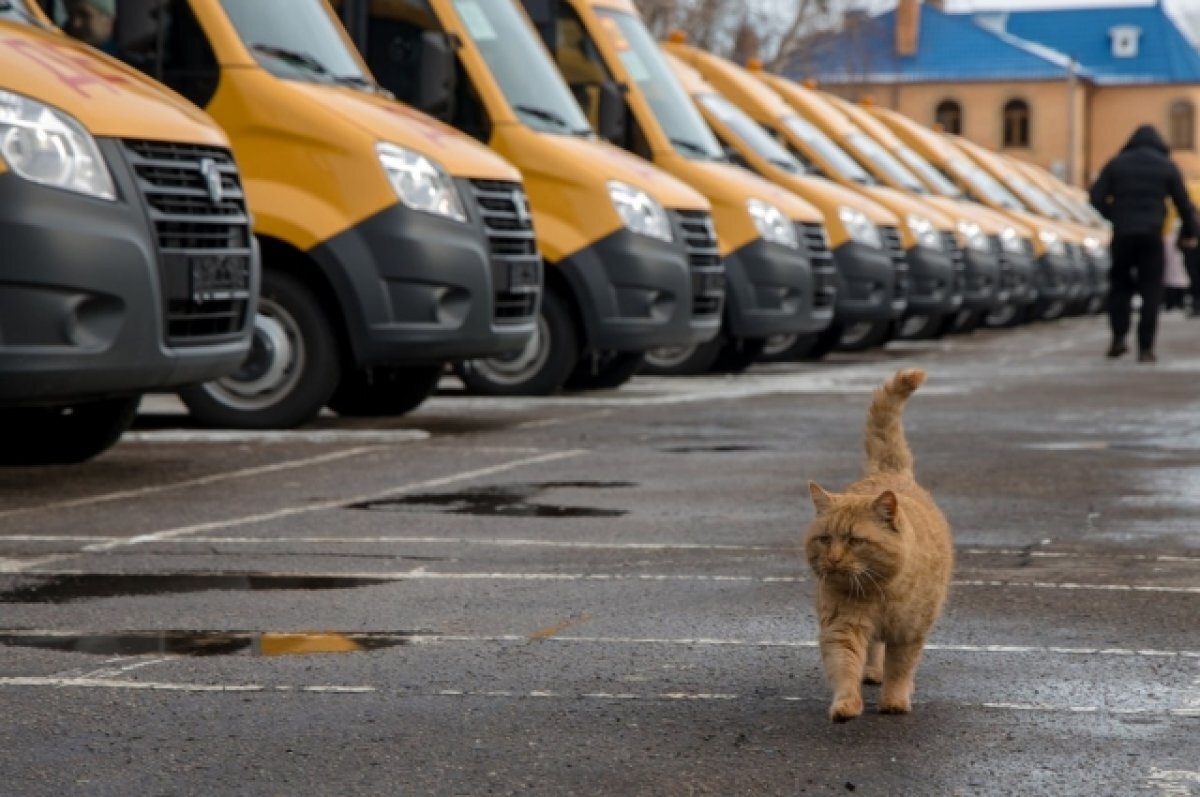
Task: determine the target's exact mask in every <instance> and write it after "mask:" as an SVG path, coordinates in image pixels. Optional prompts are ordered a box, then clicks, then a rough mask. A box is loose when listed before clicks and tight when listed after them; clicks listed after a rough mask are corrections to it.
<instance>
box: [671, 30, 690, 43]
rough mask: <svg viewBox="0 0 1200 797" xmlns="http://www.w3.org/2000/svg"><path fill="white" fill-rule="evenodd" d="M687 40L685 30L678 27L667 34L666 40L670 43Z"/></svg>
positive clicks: (685, 41)
mask: <svg viewBox="0 0 1200 797" xmlns="http://www.w3.org/2000/svg"><path fill="white" fill-rule="evenodd" d="M687 40H688V35H687V31H686V30H680V29H679V28H676V29H675V30H673V31H671V32H670V33H668V34H667V41H669V42H671V43H672V44H687Z"/></svg>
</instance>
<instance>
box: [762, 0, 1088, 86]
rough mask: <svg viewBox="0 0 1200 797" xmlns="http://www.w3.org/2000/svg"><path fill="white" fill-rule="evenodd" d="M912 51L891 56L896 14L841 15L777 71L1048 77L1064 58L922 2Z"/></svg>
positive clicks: (1064, 68) (900, 78) (912, 78)
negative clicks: (837, 28) (838, 27)
mask: <svg viewBox="0 0 1200 797" xmlns="http://www.w3.org/2000/svg"><path fill="white" fill-rule="evenodd" d="M920 10H921V25H920V29H919V36H920V40H919V45H918V47H917V53H916V55H912V56H899V55H896V46H895V41H896V12H895V11H889V12H887V13H884V14H880V15H878V16H874V17H867V16H863V15H859V16H855V17H852V18H850V19H848V20H847V26H846V28H845V29H844V30H843V31H842V32H840V33H838V34H835V35H830V36H828V37H825V38H823V39H822V40H820V41H817V42H814V43H813V46H812V47H810V48H807V50H806V51H804V52H801V53H800V54H798V55H797V56H796V57H795V58H794V59H793V60H792V61H791V62H790V63H789V64H788V66H786V67H785V68H784V69H783V70H782V71H783V74H784V75H786V76H788V77H791V78H795V79H802V78H805V77H815V78H817V79H818V80H820V81H821V82H823V83H859V82H870V83H933V82H970V81H994V80H1052V79H1062V78H1064V77H1065V76H1066V75H1067V73H1068V65H1067V59H1066V58H1063V57H1062V56H1060V55H1059V54H1057V53H1055V52H1053V51H1052V50H1050V48H1047V47H1045V46H1044V45H1038V44H1034V43H1032V42H1027V41H1023V40H1020V39H1017V38H1015V37H1013V36H1008V35H1005V34H1003V33H997V32H994V31H991V30H987V29H985V28H983V27H982V26H980V25H977V24H975V22H974V21H973V19H972V18H971V17H970V16H968V15H962V14H947V13H945V12H943V11H941V10H939V9H936V8H934V7H932V6H930V5H928V4H925V3H922V4H921V6H920Z"/></svg>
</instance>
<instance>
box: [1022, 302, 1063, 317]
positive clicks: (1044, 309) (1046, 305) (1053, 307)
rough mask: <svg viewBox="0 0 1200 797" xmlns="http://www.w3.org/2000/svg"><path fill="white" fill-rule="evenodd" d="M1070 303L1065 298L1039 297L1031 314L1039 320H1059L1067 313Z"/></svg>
mask: <svg viewBox="0 0 1200 797" xmlns="http://www.w3.org/2000/svg"><path fill="white" fill-rule="evenodd" d="M1067 309H1068V304H1067V302H1066V300H1064V299H1038V301H1037V303H1035V304H1034V305H1033V309H1032V311H1031V312H1030V315H1031V316H1032V317H1033V318H1034V319H1036V320H1038V321H1057V320H1058V319H1060V318H1063V317H1064V316H1066V314H1067Z"/></svg>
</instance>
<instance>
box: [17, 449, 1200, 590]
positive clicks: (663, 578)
mask: <svg viewBox="0 0 1200 797" xmlns="http://www.w3.org/2000/svg"><path fill="white" fill-rule="evenodd" d="M526 464H528V463H527V462H526ZM514 467H515V466H514ZM484 470H489V469H484ZM478 475H481V472H480V471H474V472H472V473H470V474H460V475H459V477H458V478H461V479H466V478H471V477H473V476H478ZM448 478H454V477H448ZM426 484H428V482H426V483H420V484H413V485H408V486H407V487H406V488H404V489H405V490H416V489H421V488H422V487H423V486H424V485H426ZM397 489H401V488H397ZM388 494H389V495H394V494H395V491H388ZM347 500H352V501H357V500H374V499H371V498H369V497H367V498H362V499H347ZM332 505H333V506H341V505H342V502H341V501H338V502H336V503H333V504H332ZM322 506H323V505H318V506H315V507H297V508H294V509H289V510H279V511H277V512H271V513H267V514H265V515H258V516H254V517H252V518H239V519H237V520H233V521H218V522H216V523H206V524H201V527H203V528H204V529H208V528H212V527H214V526H218V525H221V524H223V523H227V524H229V525H234V524H237V523H251V522H255V521H257V520H263V519H267V520H270V519H274V518H277V517H286V516H288V515H292V514H299V513H300V512H304V511H315V510H316V509H317V508H321V507H322ZM194 528H196V527H195V526H187V527H184V528H182V529H171V530H168V531H164V532H158V533H156V534H147V535H142V536H140V537H128V538H121V539H120V540H117V541H112V542H107V543H101V544H98V545H91V546H88V547H86V548H84V549H83V550H84V551H107V550H111V549H113V548H119V547H123V546H127V545H137V544H141V543H146V542H161V541H164V540H169V539H173V537H172V535H182V534H187V533H189V530H191V529H194ZM69 555H72V554H67V555H64V556H69ZM56 558H62V556H60V557H56ZM23 572H25V573H26V574H28V575H36V576H115V577H120V576H127V577H132V578H136V577H137V575H138V573H136V572H101V571H97V570H85V569H77V568H76V569H68V568H56V569H54V570H32V571H31V570H27V569H26V570H23ZM220 572H221V574H222V575H256V576H271V577H300V578H358V579H375V580H380V581H534V582H537V581H541V582H564V581H570V582H634V581H644V582H672V581H676V582H696V583H704V582H719V583H744V584H804V583H808V582H810V581H811V579H810V578H808V577H807V576H746V575H709V574H705V573H580V572H571V573H556V572H544V573H508V572H503V571H494V572H490V571H482V572H444V571H436V570H429V569H427V567H426V566H424V565H422V566H421V567H417V568H414V569H412V570H400V571H357V572H342V571H331V572H314V571H304V572H276V571H255V572H253V573H248V572H233V571H220ZM197 574H200V575H203V574H204V571H189V572H186V573H162V572H155V573H154V574H153V575H155V576H158V577H165V576H171V575H197ZM950 583H951V585H952V586H955V587H983V588H986V589H996V588H1000V589H1013V588H1018V589H1061V590H1068V591H1085V592H1086V591H1095V592H1149V593H1164V594H1180V595H1200V587H1167V586H1159V585H1156V584H1078V583H1073V582H1054V581H1001V580H959V581H952V582H950Z"/></svg>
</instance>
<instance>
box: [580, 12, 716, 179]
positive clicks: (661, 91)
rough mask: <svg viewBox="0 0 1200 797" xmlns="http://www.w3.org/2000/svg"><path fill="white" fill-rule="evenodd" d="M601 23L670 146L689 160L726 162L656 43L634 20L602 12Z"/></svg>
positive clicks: (702, 118)
mask: <svg viewBox="0 0 1200 797" xmlns="http://www.w3.org/2000/svg"><path fill="white" fill-rule="evenodd" d="M598 14H599V16H600V23H601V25H602V26H603V27H604V28H605V31H606V33H607V34H608V37H609V39H610V41H612V42H613V43H614V44H615V46H616V48H617V51H618V52H619V53H620V57H621V61H622V62H623V63H624V64H625V69H626V70H627V71H628V72H629V76H630V78H632V79H633V82H634V83H636V84H637V87H638V91H640V92H641V93H642V96H644V97H645V98H646V102H648V103H649V104H650V110H651V111H652V112H653V113H654V117H655V119H657V120H658V123H659V125H661V126H662V129H663V132H664V133H665V134H666V136H667V138H669V139H670V140H671V146H672V147H674V148H675V150H676V151H677V152H679V153H680V154H681V155H683V156H684V157H686V158H688V159H690V160H725V153H724V151H723V150H722V149H721V145H720V143H718V141H717V138H716V136H714V135H713V134H712V131H711V130H709V129H708V125H706V124H705V123H704V117H702V116H701V115H700V111H698V110H696V106H695V105H693V104H692V100H691V98H690V97H689V96H688V94H687V92H686V91H684V89H683V86H682V85H680V83H679V81H678V80H677V79H676V78H675V75H674V73H673V72H671V67H670V66H669V65H668V64H667V61H666V59H665V58H663V56H662V52H661V51H660V50H659V49H658V43H657V42H655V41H654V37H653V36H651V35H650V31H648V30H646V26H645V25H643V24H642V21H641V20H640V19H638V18H637V17H635V16H633V15H631V14H627V13H624V12H621V11H612V10H610V9H601V10H599V11H598Z"/></svg>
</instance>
